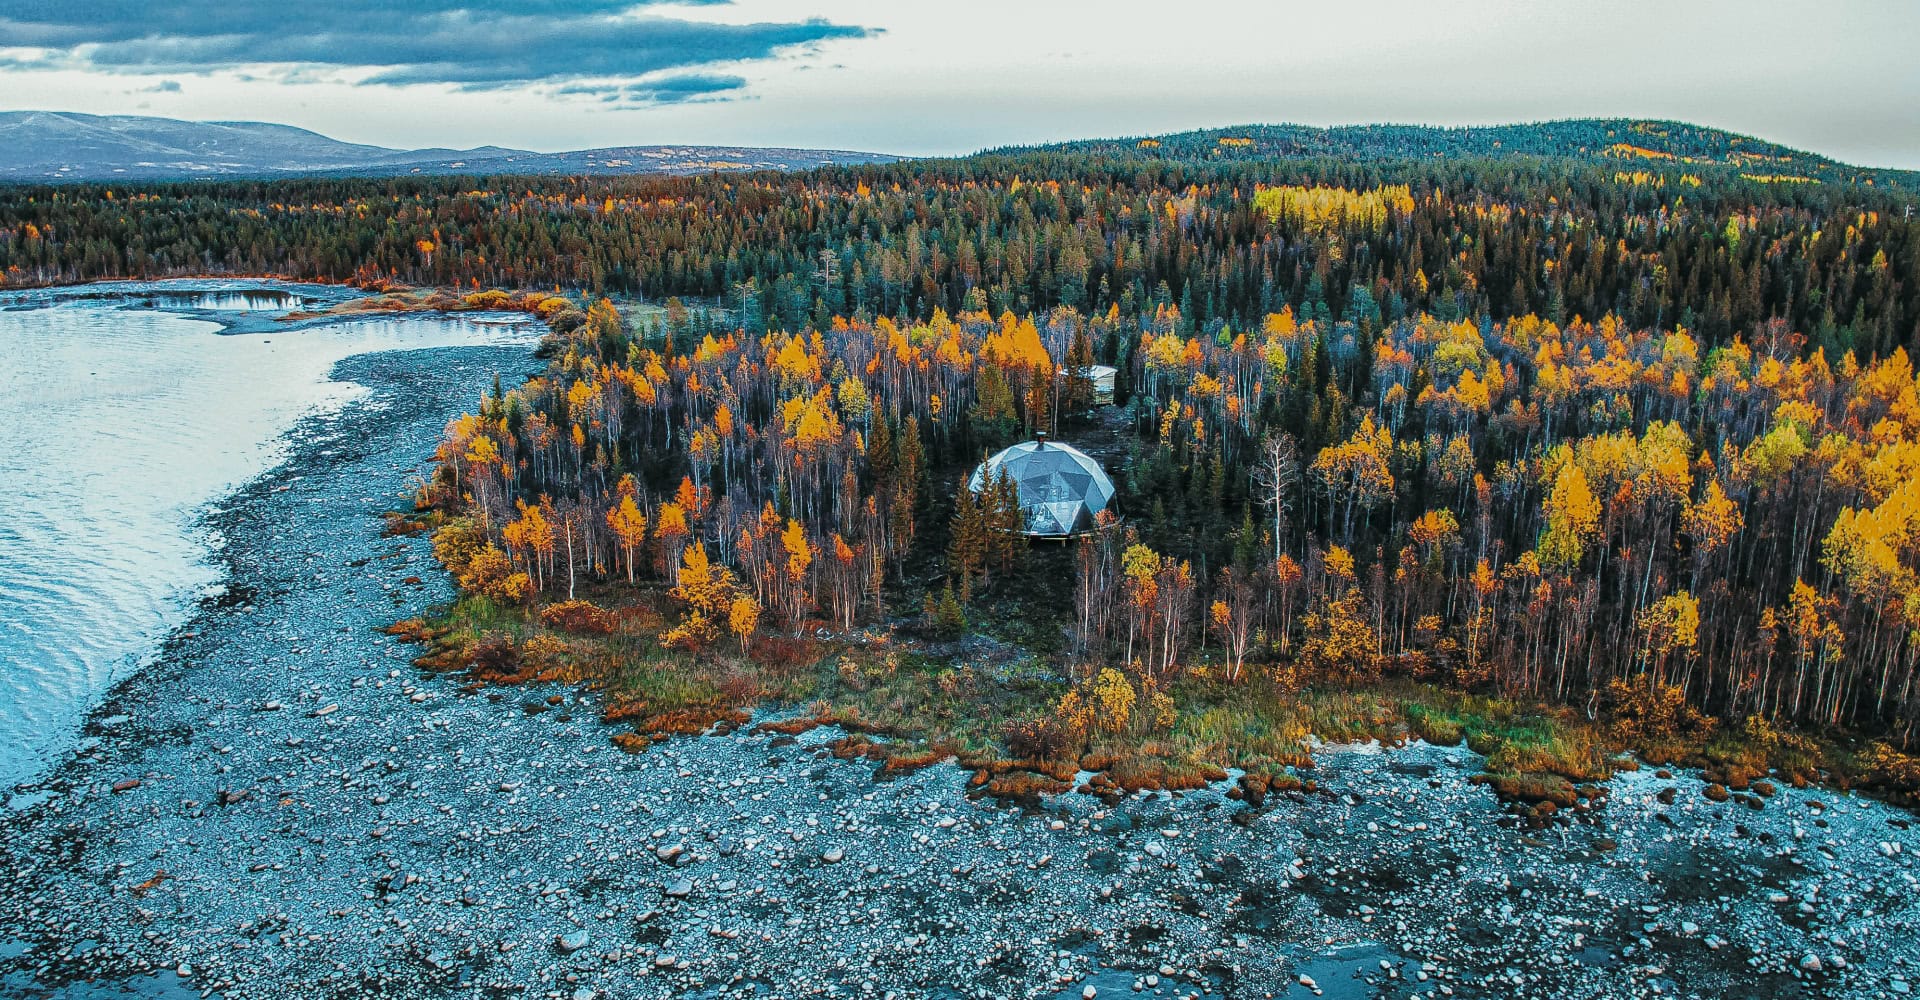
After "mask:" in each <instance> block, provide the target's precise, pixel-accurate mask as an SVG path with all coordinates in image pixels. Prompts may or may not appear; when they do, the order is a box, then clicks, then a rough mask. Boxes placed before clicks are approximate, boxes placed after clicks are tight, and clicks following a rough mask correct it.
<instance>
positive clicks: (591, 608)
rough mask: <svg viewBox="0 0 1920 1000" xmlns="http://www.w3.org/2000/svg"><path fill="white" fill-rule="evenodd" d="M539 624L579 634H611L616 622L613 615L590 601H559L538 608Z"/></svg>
mask: <svg viewBox="0 0 1920 1000" xmlns="http://www.w3.org/2000/svg"><path fill="white" fill-rule="evenodd" d="M540 624H542V625H545V626H547V627H548V628H555V629H559V630H561V631H563V632H577V633H580V634H581V635H611V634H612V633H613V631H614V628H615V627H616V625H617V624H618V622H617V620H616V619H615V618H614V616H613V615H612V614H611V613H610V612H608V611H607V610H606V609H604V608H601V607H600V606H599V605H596V604H594V603H593V602H592V601H577V600H576V601H561V602H560V603H558V604H549V605H547V606H546V607H544V608H541V609H540Z"/></svg>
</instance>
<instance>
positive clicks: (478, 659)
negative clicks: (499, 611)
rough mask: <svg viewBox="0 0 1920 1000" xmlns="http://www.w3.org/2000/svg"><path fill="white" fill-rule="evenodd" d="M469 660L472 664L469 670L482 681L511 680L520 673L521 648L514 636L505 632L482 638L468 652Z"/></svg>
mask: <svg viewBox="0 0 1920 1000" xmlns="http://www.w3.org/2000/svg"><path fill="white" fill-rule="evenodd" d="M467 659H468V663H470V664H471V666H470V667H469V668H468V669H469V670H470V671H471V672H472V674H473V675H474V676H475V677H477V678H479V679H481V680H500V679H505V678H510V677H512V676H513V675H515V674H517V673H519V672H520V648H519V647H518V646H517V645H515V644H514V641H513V636H511V635H508V634H506V633H504V632H488V633H487V634H485V635H483V636H481V637H480V638H479V640H478V641H476V642H475V643H474V644H473V647H472V648H471V649H470V650H469V651H468V654H467Z"/></svg>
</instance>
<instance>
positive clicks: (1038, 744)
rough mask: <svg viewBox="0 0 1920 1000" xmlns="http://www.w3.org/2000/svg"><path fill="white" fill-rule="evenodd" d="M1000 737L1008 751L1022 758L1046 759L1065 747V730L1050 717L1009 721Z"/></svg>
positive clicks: (1058, 753) (1055, 755)
mask: <svg viewBox="0 0 1920 1000" xmlns="http://www.w3.org/2000/svg"><path fill="white" fill-rule="evenodd" d="M1000 738H1001V739H1003V740H1005V741H1006V743H1007V752H1008V753H1010V754H1012V755H1014V756H1015V757H1019V758H1022V759H1024V760H1048V759H1050V758H1053V757H1057V756H1059V755H1060V754H1061V753H1062V752H1063V751H1065V750H1066V749H1067V731H1066V730H1065V729H1063V728H1061V726H1060V724H1059V723H1057V722H1055V721H1053V720H1052V719H1050V718H1040V719H1025V720H1022V721H1018V722H1009V723H1007V724H1006V726H1005V727H1004V728H1002V729H1001V730H1000Z"/></svg>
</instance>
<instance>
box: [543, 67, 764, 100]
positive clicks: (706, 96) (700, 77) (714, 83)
mask: <svg viewBox="0 0 1920 1000" xmlns="http://www.w3.org/2000/svg"><path fill="white" fill-rule="evenodd" d="M746 86H747V80H746V78H745V77H740V76H733V75H730V74H722V73H683V74H679V75H676V76H667V77H661V78H659V79H654V80H642V81H638V82H635V83H579V84H569V85H567V86H564V87H559V88H556V89H555V90H554V93H555V94H559V95H562V96H567V97H593V98H597V99H598V100H599V101H600V103H602V104H605V105H608V106H609V107H614V108H640V107H648V106H650V105H657V104H692V103H696V102H709V101H725V100H730V99H732V98H733V97H734V96H736V94H737V92H738V91H740V90H743V89H745V88H746Z"/></svg>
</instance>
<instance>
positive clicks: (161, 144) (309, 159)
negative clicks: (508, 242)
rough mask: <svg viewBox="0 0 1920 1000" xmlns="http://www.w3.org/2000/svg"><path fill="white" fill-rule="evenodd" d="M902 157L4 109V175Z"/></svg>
mask: <svg viewBox="0 0 1920 1000" xmlns="http://www.w3.org/2000/svg"><path fill="white" fill-rule="evenodd" d="M895 159H897V157H893V156H888V155H885V154H880V153H863V152H855V151H851V150H818V149H761V148H755V147H747V146H679V145H673V146H620V147H612V148H607V149H587V150H576V151H571V152H563V153H537V152H532V151H529V150H524V149H508V148H505V147H501V146H481V147H477V148H474V149H437V148H436V149H390V148H387V147H385V146H368V145H362V144H359V143H351V142H341V141H340V140H338V139H333V138H329V137H327V136H324V135H321V134H320V133H318V132H311V131H308V130H306V129H302V128H296V127H294V126H291V125H277V124H272V123H268V122H190V121H180V120H177V119H172V118H149V117H143V116H138V115H83V114H74V113H69V112H59V111H8V112H0V181H5V180H11V181H101V180H118V179H130V180H164V179H187V178H197V177H277V176H287V175H293V174H353V175H363V176H364V175H374V176H388V175H401V174H461V173H479V174H508V173H517V174H551V173H595V174H618V173H668V174H686V173H705V172H708V171H712V170H800V169H808V168H811V167H818V166H826V165H829V164H835V163H885V162H891V161H893V160H895Z"/></svg>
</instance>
